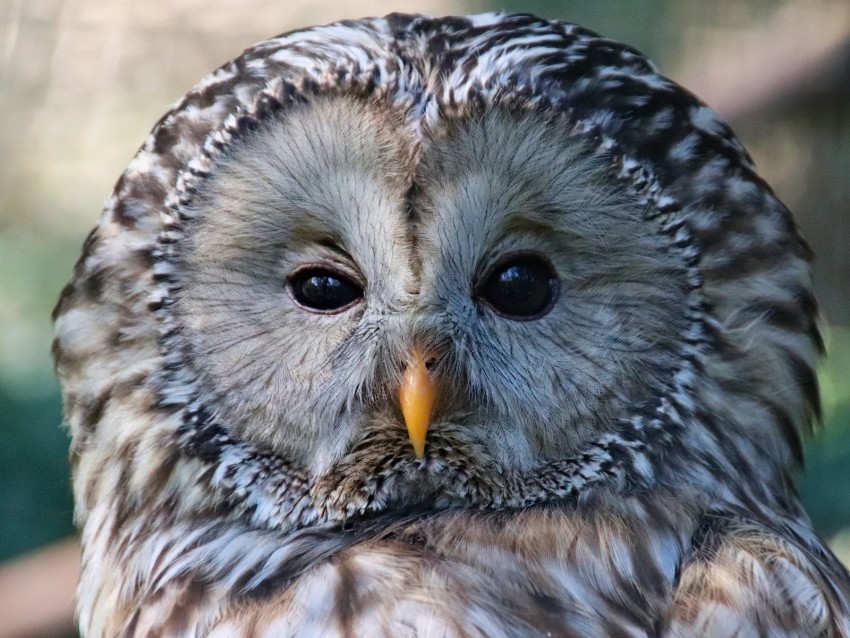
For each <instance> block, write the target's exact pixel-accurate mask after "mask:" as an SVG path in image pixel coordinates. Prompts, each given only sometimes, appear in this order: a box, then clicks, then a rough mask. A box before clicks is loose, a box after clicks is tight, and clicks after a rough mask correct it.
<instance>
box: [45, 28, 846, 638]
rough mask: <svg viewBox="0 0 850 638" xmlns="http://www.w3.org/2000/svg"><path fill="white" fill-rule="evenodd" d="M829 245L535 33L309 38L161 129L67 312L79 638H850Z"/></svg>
mask: <svg viewBox="0 0 850 638" xmlns="http://www.w3.org/2000/svg"><path fill="white" fill-rule="evenodd" d="M810 261H811V251H810V249H809V247H808V246H807V244H806V243H805V241H804V240H803V239H802V237H801V235H800V233H799V231H798V229H797V227H796V225H795V222H794V220H793V217H792V216H791V213H790V212H789V211H788V209H787V208H786V207H785V205H784V204H782V202H781V201H780V200H779V199H778V197H777V196H776V195H775V194H774V192H773V191H772V189H771V188H770V186H769V185H768V184H767V183H766V182H765V181H764V180H763V179H762V177H760V176H759V174H758V173H757V171H756V168H755V166H754V163H753V160H752V159H751V157H750V156H749V154H748V153H747V151H746V150H745V148H744V147H743V145H742V144H741V142H740V141H739V140H738V139H737V138H736V137H735V135H734V133H733V132H732V130H731V129H730V127H729V126H728V124H726V123H725V122H724V121H723V120H722V118H721V117H720V116H719V115H718V114H716V113H715V112H714V111H713V110H711V109H710V108H709V107H708V106H706V105H705V104H703V103H702V102H701V101H700V100H699V99H698V98H697V97H695V96H694V95H693V94H692V93H690V92H688V91H687V90H686V89H685V88H683V87H681V86H679V85H678V84H676V83H675V82H673V81H672V80H670V79H667V78H666V77H664V76H663V75H661V73H660V72H659V70H658V69H657V67H656V66H655V65H654V64H653V63H652V62H650V61H649V60H648V59H647V58H646V57H644V56H643V55H642V54H641V53H639V52H638V51H636V50H635V49H633V48H631V47H629V46H627V45H625V44H620V43H618V42H614V41H612V40H609V39H606V38H604V37H602V36H600V35H597V34H596V33H594V32H592V31H589V30H587V29H585V28H582V27H580V26H577V25H574V24H570V23H567V22H562V21H557V20H547V19H542V18H538V17H535V16H532V15H529V14H511V13H487V14H481V15H472V16H466V17H444V18H436V17H429V16H423V15H407V14H390V15H387V16H385V17H383V18H368V19H363V20H352V21H342V22H338V23H334V24H330V25H325V26H317V27H311V28H305V29H300V30H297V31H293V32H290V33H286V34H283V35H281V36H278V37H275V38H272V39H269V40H266V41H264V42H261V43H259V44H257V45H255V46H253V47H251V48H249V49H247V50H246V51H245V52H244V53H243V54H242V55H241V56H239V57H237V58H236V59H235V60H233V61H231V62H229V63H227V64H225V65H224V66H222V67H220V68H219V69H217V70H216V71H214V72H212V73H211V74H210V75H209V76H207V77H206V78H205V79H204V80H202V81H201V82H200V83H199V84H198V85H197V86H196V87H195V88H193V89H192V90H190V91H189V92H188V93H187V94H186V95H185V96H184V97H183V98H182V99H181V100H180V101H178V102H177V103H176V104H175V105H174V107H173V108H172V109H171V110H170V111H168V112H167V113H166V114H165V115H164V116H163V117H162V118H161V119H160V120H159V122H158V123H157V124H156V125H155V127H154V128H153V130H152V132H151V133H150V135H149V137H148V138H147V140H146V141H145V142H144V144H143V145H142V147H141V148H140V150H139V151H138V153H137V155H136V156H135V157H134V159H132V161H131V162H130V164H129V166H128V167H127V169H126V171H125V172H124V173H123V175H122V176H121V177H120V179H119V181H118V182H117V184H116V186H115V189H114V192H113V194H112V195H111V197H110V198H109V199H108V200H107V201H106V204H105V207H104V210H103V212H102V215H101V217H100V220H99V222H98V224H97V226H96V227H95V228H94V229H93V230H92V232H91V234H90V235H89V236H88V238H87V239H86V241H85V243H84V246H83V251H82V256H81V257H80V259H79V261H78V263H77V265H76V267H75V270H74V273H73V275H72V278H71V280H70V282H69V283H68V285H67V286H66V287H65V289H64V290H63V292H62V294H61V297H60V299H59V301H58V304H57V306H56V309H55V311H54V315H53V318H54V322H55V339H54V342H53V355H54V360H55V365H56V370H57V373H58V376H59V379H60V382H61V385H62V392H63V399H64V414H65V422H66V424H67V427H68V428H69V430H70V433H71V449H70V458H71V465H72V471H73V486H74V497H75V504H76V510H75V512H76V513H75V516H76V522H77V524H78V525H79V527H80V529H81V538H82V548H83V557H82V572H81V578H80V583H79V588H78V601H77V616H78V622H79V626H80V632H81V635H82V636H85V637H88V638H96V637H102V636H127V637H132V636H136V637H140V636H196V637H199V636H212V637H224V636H228V637H240V638H241V637H260V636H264V637H282V636H299V637H300V636H394V637H406V636H410V637H413V636H417V637H424V636H465V637H466V636H469V637H472V636H487V637H489V638H498V637H509V636H571V637H578V636H665V637H668V636H850V576H848V572H847V570H846V569H845V567H843V566H842V564H841V563H840V561H839V560H838V559H837V558H836V557H835V555H834V554H833V553H832V552H831V551H830V549H829V548H828V546H827V545H826V544H825V543H824V542H823V541H822V540H821V539H820V538H818V536H817V535H816V533H815V532H814V531H813V529H812V525H811V523H810V521H809V519H808V517H807V514H806V512H805V510H804V508H803V506H802V504H801V502H800V499H799V497H798V495H797V492H796V489H795V485H794V480H795V476H796V472H797V470H798V468H799V467H800V464H801V461H802V448H801V439H802V438H803V437H804V436H805V435H807V434H808V432H809V431H810V430H811V429H812V428H813V426H814V425H816V424H817V421H818V419H819V416H820V407H819V396H818V385H817V377H816V373H815V366H816V364H817V361H818V358H819V356H820V354H821V352H822V350H823V344H822V341H821V337H820V334H819V328H818V318H817V305H816V301H815V298H814V296H813V293H812V282H811V271H810Z"/></svg>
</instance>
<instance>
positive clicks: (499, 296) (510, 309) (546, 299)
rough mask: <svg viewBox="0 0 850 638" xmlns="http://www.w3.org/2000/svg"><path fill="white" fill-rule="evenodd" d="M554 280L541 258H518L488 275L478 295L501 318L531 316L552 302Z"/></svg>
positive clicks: (553, 275)
mask: <svg viewBox="0 0 850 638" xmlns="http://www.w3.org/2000/svg"><path fill="white" fill-rule="evenodd" d="M555 281H556V280H555V274H554V273H553V272H552V269H551V267H550V266H549V264H547V263H546V262H545V261H543V260H542V259H538V258H533V257H525V258H520V259H517V260H516V261H512V262H509V263H507V264H505V265H504V266H502V267H501V268H499V269H498V270H497V271H496V272H494V273H493V274H492V275H490V277H489V279H487V281H486V282H485V283H484V286H483V288H482V289H481V296H482V297H483V298H484V299H485V300H486V301H487V302H488V303H489V304H490V305H491V306H493V307H494V308H495V309H496V310H498V311H499V312H501V313H502V314H504V315H508V316H511V317H518V318H528V317H533V316H535V315H539V314H540V313H542V312H543V311H544V310H546V309H547V308H548V307H549V305H550V304H551V303H552V299H553V297H554V293H555V289H556V286H555Z"/></svg>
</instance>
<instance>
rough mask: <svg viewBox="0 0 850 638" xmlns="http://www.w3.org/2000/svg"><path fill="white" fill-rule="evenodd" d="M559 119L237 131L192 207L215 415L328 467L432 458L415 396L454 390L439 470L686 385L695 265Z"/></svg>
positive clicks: (363, 111) (203, 361)
mask: <svg viewBox="0 0 850 638" xmlns="http://www.w3.org/2000/svg"><path fill="white" fill-rule="evenodd" d="M606 166H607V163H606V161H605V157H604V155H602V156H600V155H599V154H598V153H597V154H594V153H593V152H592V151H591V147H590V145H589V143H588V141H587V140H586V139H585V138H583V137H582V136H581V135H573V134H569V133H568V132H566V128H565V127H564V126H563V125H562V123H561V122H559V121H558V119H557V118H556V117H547V116H544V115H540V114H538V113H534V112H531V111H527V110H523V109H517V108H510V107H507V106H504V107H502V106H499V105H492V106H489V107H488V108H477V109H467V110H464V111H462V112H458V113H455V114H452V115H451V116H446V117H444V118H441V119H440V120H438V121H437V122H436V123H434V122H432V123H430V124H429V125H428V126H424V124H423V122H422V121H421V120H420V119H417V118H416V116H415V115H414V114H413V113H411V111H410V110H409V109H405V108H404V107H403V106H402V105H398V104H395V103H393V102H392V100H390V99H387V98H378V97H353V96H347V95H315V96H312V97H310V98H309V99H307V100H305V101H303V102H302V103H300V104H298V105H297V106H295V107H292V106H290V107H288V108H286V109H282V110H280V111H277V112H274V113H270V114H269V115H268V116H267V117H265V118H264V119H263V120H261V121H260V122H259V123H258V124H257V125H256V126H254V127H251V128H250V129H247V130H245V131H243V132H242V133H240V134H239V135H238V136H236V138H235V139H234V141H233V142H232V143H231V144H230V146H229V148H228V149H227V151H226V152H225V153H223V154H221V155H220V156H219V157H218V158H217V159H216V161H215V162H214V164H213V166H212V168H211V170H210V171H209V172H208V174H206V175H205V176H204V178H203V187H202V188H196V189H194V193H193V194H192V196H191V197H190V198H189V199H188V201H186V202H184V204H183V210H182V214H183V217H184V219H185V220H186V221H185V222H184V223H185V227H184V229H183V238H182V239H181V241H180V242H179V245H178V246H177V247H176V249H175V253H176V255H177V260H178V262H179V265H180V268H178V271H179V272H180V273H181V274H180V276H179V278H178V282H177V291H178V292H177V293H176V294H175V301H174V314H175V316H176V321H177V324H178V326H179V332H180V334H181V337H180V338H181V339H184V340H185V342H186V344H187V352H188V356H189V358H190V359H191V366H192V367H193V368H194V370H195V371H196V373H197V375H198V378H199V382H200V384H201V385H202V386H203V387H204V390H205V392H206V393H208V394H209V396H211V397H213V398H212V400H211V401H210V402H209V407H210V409H212V410H213V411H214V412H215V414H216V417H217V419H218V420H220V421H221V422H222V423H225V424H227V425H228V427H229V428H231V429H232V430H233V431H235V432H237V433H238V435H239V436H240V437H243V438H245V439H247V440H250V441H251V442H252V443H254V444H255V445H257V446H258V447H259V448H261V449H265V450H267V451H270V452H273V453H275V454H279V455H282V456H284V457H285V458H289V459H294V460H295V461H296V462H298V463H299V464H301V465H303V466H305V467H309V468H311V471H312V472H314V473H316V474H322V473H326V472H329V471H330V469H331V468H332V467H333V466H334V465H335V464H337V463H340V462H341V461H342V460H343V459H345V458H346V457H347V456H348V455H350V454H351V453H352V450H355V449H369V450H370V452H371V453H372V454H376V455H382V456H384V457H385V458H388V459H391V458H403V457H410V456H412V455H413V454H414V449H413V447H411V444H410V442H409V441H408V432H407V429H406V428H405V417H404V415H403V414H402V411H401V409H400V406H399V390H400V387H401V386H402V385H403V376H404V375H405V371H406V370H409V369H410V368H411V366H413V365H415V364H416V360H417V359H418V358H420V359H424V363H426V364H427V372H426V373H425V374H426V375H427V377H428V378H429V379H430V381H431V383H432V384H433V386H434V394H435V399H434V407H433V413H432V417H431V419H430V424H429V426H428V429H427V438H426V441H425V448H424V455H425V457H426V458H429V457H432V456H439V455H441V454H443V455H444V454H446V453H447V451H450V452H451V453H453V454H463V455H469V456H471V457H474V459H475V463H476V464H478V465H480V466H483V467H491V468H492V469H493V471H496V472H501V473H503V472H505V471H518V472H522V471H527V470H528V469H530V468H532V467H535V466H536V465H539V464H541V463H543V462H545V461H547V460H551V459H557V458H563V457H565V456H567V455H569V454H570V453H571V452H573V451H574V450H576V449H577V448H578V446H580V445H581V444H582V442H584V441H585V440H587V438H588V437H591V436H593V435H597V434H599V433H600V432H605V431H607V430H609V429H610V428H611V427H612V425H613V424H614V423H615V422H616V420H617V419H618V418H621V417H623V416H624V415H625V414H627V413H628V412H629V411H630V410H633V409H634V407H635V405H638V404H640V403H641V402H643V401H645V400H647V399H648V398H649V397H651V396H652V395H653V394H654V393H656V392H657V391H658V390H659V388H662V387H664V386H665V385H666V384H668V383H669V376H670V370H671V369H672V368H673V367H674V366H675V362H676V357H677V352H678V350H679V349H680V348H681V336H680V335H682V334H683V333H684V332H685V330H686V329H687V322H686V321H685V317H686V314H687V313H686V306H687V292H688V288H687V277H686V271H685V268H684V266H683V265H682V259H681V256H680V255H678V254H677V253H676V251H675V250H674V249H672V247H671V245H670V239H669V237H667V236H665V235H663V234H662V233H661V231H660V227H659V226H658V225H657V224H653V223H647V222H646V221H645V218H646V217H648V216H650V215H651V213H652V210H651V207H650V206H648V205H647V204H646V203H643V202H641V201H640V199H639V198H638V197H637V195H636V194H634V193H633V192H629V190H628V189H627V188H625V186H624V185H623V184H622V183H621V182H620V181H619V180H617V179H616V178H614V176H613V175H612V174H611V171H610V169H607V168H606Z"/></svg>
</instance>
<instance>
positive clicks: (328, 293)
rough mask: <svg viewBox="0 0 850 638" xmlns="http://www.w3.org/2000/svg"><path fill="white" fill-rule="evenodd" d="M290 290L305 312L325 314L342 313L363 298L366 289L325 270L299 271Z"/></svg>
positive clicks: (291, 282) (339, 274)
mask: <svg viewBox="0 0 850 638" xmlns="http://www.w3.org/2000/svg"><path fill="white" fill-rule="evenodd" d="M287 289H288V290H289V294H290V295H292V298H293V299H295V301H296V303H298V304H299V305H300V306H302V307H303V308H304V309H306V310H311V311H313V312H321V313H326V314H334V313H337V312H342V311H343V310H346V309H347V308H349V307H350V306H352V305H353V304H354V303H355V302H356V301H358V300H359V299H361V298H362V297H363V289H362V288H361V287H360V286H358V285H357V284H356V283H354V282H353V281H351V279H349V278H348V277H346V276H345V275H343V274H341V273H339V272H337V271H335V270H332V269H330V268H326V267H322V266H312V267H309V268H303V269H301V270H298V271H296V272H295V273H293V274H292V276H291V277H290V278H289V281H288V282H287Z"/></svg>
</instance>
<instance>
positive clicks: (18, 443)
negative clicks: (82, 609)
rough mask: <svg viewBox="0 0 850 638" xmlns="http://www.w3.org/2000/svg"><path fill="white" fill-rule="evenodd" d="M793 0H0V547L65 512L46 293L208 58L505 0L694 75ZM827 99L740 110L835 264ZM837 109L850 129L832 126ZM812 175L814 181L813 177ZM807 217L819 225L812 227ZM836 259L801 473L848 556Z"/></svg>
mask: <svg viewBox="0 0 850 638" xmlns="http://www.w3.org/2000/svg"><path fill="white" fill-rule="evenodd" d="M842 1H846V0H837V2H838V3H839V4H840V2H842ZM795 2H796V4H797V5H800V6H803V5H805V4H806V3H811V4H816V5H817V6H826V5H827V4H828V3H829V0H817V2H815V0H750V1H748V2H741V1H739V0H722V1H718V2H714V3H705V2H697V1H693V2H682V1H680V0H644V1H643V2H640V3H636V2H628V1H626V0H605V1H603V0H598V1H595V2H588V1H587V0H536V1H522V0H504V1H502V2H486V1H484V0H469V1H468V2H461V1H459V0H458V1H454V0H420V2H403V1H395V0H393V1H391V2H374V1H369V0H351V1H350V2H348V3H346V4H345V6H344V7H339V6H332V7H331V6H328V5H327V4H322V3H316V4H315V5H314V4H312V3H309V2H307V1H306V0H293V1H292V2H291V3H284V2H279V1H266V0H250V2H235V0H209V1H208V2H206V3H204V11H201V12H199V11H197V9H198V7H199V5H198V3H197V2H196V1H194V0H168V1H164V0H151V1H150V2H147V3H100V2H98V0H78V1H77V2H75V3H73V7H71V4H72V3H70V2H68V1H63V0H12V1H10V2H2V1H0V108H2V109H3V112H4V118H2V119H0V142H2V143H3V148H4V153H2V154H0V433H1V434H2V439H0V473H2V474H0V475H1V476H2V480H0V560H2V559H5V558H8V557H10V556H13V555H16V554H18V553H20V552H23V551H26V550H29V549H33V548H36V547H38V546H40V545H42V544H44V543H46V542H49V541H51V540H55V539H58V538H60V537H62V536H64V535H66V534H68V533H69V532H71V530H72V525H71V515H72V499H71V490H70V482H69V480H68V475H69V469H68V463H67V446H68V441H67V436H66V433H65V432H64V431H63V429H61V428H60V421H61V408H60V400H59V396H58V385H57V383H56V381H55V379H54V378H53V376H52V368H51V363H50V357H49V349H50V340H51V326H50V321H49V314H50V310H51V307H52V305H53V303H54V301H55V299H56V298H57V296H58V294H59V291H60V290H61V288H62V286H63V285H64V282H65V281H66V280H67V278H68V277H69V276H70V273H71V270H72V267H73V264H74V261H75V260H76V258H77V256H78V254H79V250H80V245H81V244H82V241H83V238H84V237H85V235H86V233H87V232H88V230H89V228H90V227H91V225H92V224H93V223H94V221H95V217H96V214H97V210H98V208H99V206H100V202H101V201H102V199H103V197H104V196H106V195H107V194H108V192H109V189H110V186H111V184H112V182H113V180H114V179H115V178H116V177H117V176H118V174H119V172H120V170H121V169H122V168H123V166H124V165H125V164H126V162H127V161H128V160H129V158H130V157H131V155H132V153H133V151H134V149H135V148H136V147H137V146H138V144H139V143H140V142H141V141H142V140H143V138H144V135H145V132H146V131H147V130H148V128H149V127H150V125H152V124H153V122H154V121H155V119H156V118H157V117H158V116H159V115H161V113H162V112H163V111H164V110H165V108H166V106H165V105H166V104H167V103H168V102H169V101H171V100H173V99H176V98H177V97H178V96H179V95H181V94H182V93H183V92H184V91H185V90H186V88H188V87H189V86H191V84H192V83H193V82H195V81H196V80H197V79H199V78H200V76H201V74H202V73H203V72H206V71H208V70H210V69H212V68H213V67H215V66H216V65H218V64H220V63H222V62H224V61H225V60H227V59H228V58H229V57H232V56H234V55H237V54H238V53H239V51H240V50H241V49H242V48H244V47H245V46H248V45H250V44H251V42H253V41H256V40H259V39H261V38H262V37H265V36H268V35H271V34H273V33H276V32H280V31H284V30H287V29H290V28H294V27H296V26H300V25H305V24H309V23H316V22H324V21H327V20H329V19H332V18H336V17H353V16H355V15H367V14H376V13H385V12H388V11H394V10H406V11H417V10H421V11H426V12H432V13H451V12H455V13H461V12H466V11H467V10H469V11H482V10H491V9H506V10H511V11H529V12H533V13H538V14H540V15H544V16H548V17H560V18H564V19H568V20H570V21H574V22H577V23H580V24H583V25H585V26H587V27H588V28H590V29H593V30H595V31H598V32H600V33H604V34H605V35H607V36H609V37H612V38H614V39H618V40H622V41H625V42H628V43H629V44H631V45H633V46H635V47H636V48H638V49H640V50H642V51H644V52H645V53H647V54H648V55H650V56H651V57H652V58H654V59H655V60H656V61H657V62H658V63H659V64H660V65H661V68H662V69H663V70H664V72H665V73H667V74H669V75H671V76H672V77H675V78H676V79H679V80H682V81H683V82H684V83H685V84H686V85H688V86H690V87H691V88H694V89H696V90H697V92H698V93H699V92H700V91H699V90H698V89H699V87H695V86H692V85H691V84H690V83H689V82H688V77H689V76H688V74H687V73H685V72H683V71H682V69H684V68H686V67H688V66H689V65H690V68H697V69H699V68H700V65H701V63H702V61H703V59H704V58H703V57H702V56H703V54H704V53H705V52H706V51H709V50H711V49H712V47H713V48H715V49H717V48H722V47H719V46H718V45H717V42H718V41H719V40H718V38H719V37H721V36H723V37H725V35H726V34H728V33H731V32H736V33H744V34H748V33H749V32H750V31H755V30H757V29H758V28H760V27H761V26H763V25H764V24H765V23H767V22H768V21H769V20H770V19H771V18H772V16H774V14H775V13H776V12H778V11H780V10H782V9H783V8H784V7H786V6H790V5H793V4H795ZM832 4H833V5H835V4H836V3H835V2H833V3H832ZM806 6H809V5H806ZM72 9H73V10H72ZM816 35H817V34H816ZM703 66H704V65H703ZM722 70H723V71H724V72H725V71H728V70H729V69H728V68H724V69H722ZM732 70H733V71H734V68H733V69H732ZM679 74H681V75H679ZM754 80H758V78H755V79H754ZM754 80H753V81H754ZM747 81H751V80H750V79H747ZM845 88H846V87H845ZM842 90H845V89H842ZM842 95H843V97H842ZM783 97H784V95H783ZM709 101H712V100H711V99H709ZM823 103H824V102H823V100H819V101H816V102H815V103H812V104H805V103H800V104H802V106H796V107H794V108H795V109H796V110H795V111H794V112H793V113H788V112H785V113H783V112H778V113H772V114H770V116H769V117H768V116H763V113H762V112H759V113H758V117H754V118H750V120H746V121H745V120H743V119H741V120H737V121H733V124H734V125H735V128H736V130H737V131H738V133H739V134H740V135H741V137H742V138H743V139H744V141H745V143H747V144H748V145H750V146H751V142H755V147H756V148H755V149H752V148H751V150H754V154H755V155H756V160H757V162H758V163H759V165H760V166H761V167H762V170H763V172H764V175H765V177H766V178H767V179H768V181H769V182H771V183H773V184H774V186H776V187H777V190H778V192H779V193H780V195H781V196H782V197H783V198H784V199H785V200H786V201H788V203H789V204H792V208H793V209H794V210H795V211H797V213H798V215H799V218H800V221H801V223H802V225H803V227H804V230H806V232H807V234H808V235H810V238H811V239H812V241H813V244H814V245H815V249H816V252H817V253H818V254H819V255H820V259H821V264H822V265H823V269H824V272H829V269H830V267H831V264H836V263H839V264H840V263H846V262H841V261H840V259H846V254H848V253H847V249H846V246H847V245H848V241H847V230H846V229H847V227H848V221H847V218H846V217H847V214H846V211H847V209H848V201H847V197H848V196H847V187H846V185H847V184H850V181H848V180H847V179H846V176H847V175H848V174H850V166H848V158H850V133H848V131H850V127H848V122H850V113H848V112H846V111H847V109H848V107H847V105H848V104H850V100H848V99H847V95H846V93H844V94H840V95H839V96H838V99H836V100H834V101H833V102H830V104H835V105H837V106H833V107H831V108H833V111H830V112H829V113H828V114H827V115H829V117H823V116H822V115H823V114H822V113H818V112H816V111H817V108H818V104H823ZM842 109H844V110H842ZM801 113H802V116H801ZM810 116H811V117H810ZM833 120H834V121H833ZM788 122H794V126H793V135H792V134H791V133H787V131H788V130H789V126H790V125H789V124H788ZM830 127H832V128H830ZM835 127H843V128H841V130H843V131H844V134H842V135H836V134H835V133H834V130H835ZM783 131H785V133H783ZM789 140H792V141H793V143H790V142H789ZM815 140H825V141H826V142H828V144H827V145H825V146H823V147H821V146H817V145H816V144H814V141H815ZM783 144H784V146H783ZM777 148H779V149H780V150H781V152H777ZM776 158H779V159H781V160H782V163H781V164H779V163H777V162H775V161H774V160H775V159H776ZM801 158H805V161H803V159H801ZM824 167H828V168H829V170H823V168H824ZM804 169H805V170H808V171H810V172H809V173H806V172H804ZM783 171H784V172H783ZM786 175H788V176H790V177H789V178H788V179H786V178H785V176H786ZM792 178H793V179H792ZM806 184H817V188H816V189H815V190H816V192H815V191H814V190H806V189H805V188H804V187H805V185H806ZM842 188H843V190H842ZM831 193H832V194H833V196H832V199H830V194H831ZM836 193H837V194H838V195H835V194H836ZM819 195H820V197H821V198H822V199H819V198H818V196H819ZM815 213H817V214H818V215H815ZM807 223H811V224H814V225H813V226H810V227H809V228H808V229H807V227H806V224H807ZM824 228H826V230H825V231H824V230H823V229H824ZM827 241H831V242H832V243H831V244H828V243H826V242H827ZM830 245H832V246H833V248H831V247H830ZM835 246H837V247H838V248H834V247H835ZM833 270H835V268H834V267H833ZM836 272H838V273H840V272H841V269H840V268H839V269H837V270H836ZM846 275H847V273H844V274H841V275H840V276H839V275H836V276H834V277H832V278H830V279H828V280H827V281H828V287H824V288H821V290H820V291H819V294H820V295H821V297H822V298H824V297H825V298H827V300H828V303H827V304H825V307H826V308H827V309H828V311H829V313H830V315H829V316H830V319H831V321H832V322H833V323H834V324H835V325H834V326H833V327H832V329H831V330H830V331H829V339H828V346H829V355H830V357H829V359H827V360H826V362H825V363H824V365H823V367H822V369H821V383H822V387H823V395H824V405H825V423H824V427H823V431H821V432H820V433H819V434H818V435H817V436H816V437H815V438H814V439H813V440H812V441H810V442H809V444H808V446H807V463H806V473H805V475H804V477H803V478H802V480H801V483H800V489H801V493H802V496H803V499H804V501H805V503H806V506H807V507H808V509H809V511H810V513H811V516H812V519H813V521H814V523H815V525H816V526H817V528H818V530H819V531H820V532H821V533H822V534H824V535H825V536H826V537H828V538H831V539H833V543H834V546H835V547H839V546H841V547H844V548H846V549H845V550H844V551H845V553H843V554H842V556H843V558H844V560H848V559H850V541H848V540H847V539H848V538H850V533H849V532H848V531H847V530H850V487H848V486H850V381H849V380H850V313H848V310H847V307H846V303H845V302H844V300H846V299H847V298H848V297H847V295H848V291H850V283H848V282H847V281H845V278H846ZM842 530H844V531H842ZM837 539H845V540H840V541H839V540H837ZM839 551H842V550H839Z"/></svg>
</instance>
